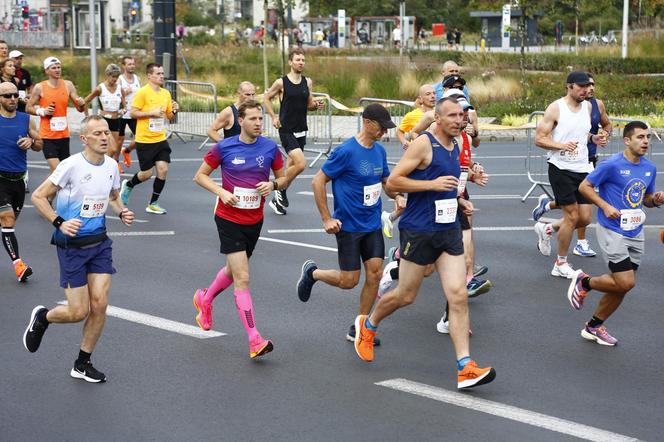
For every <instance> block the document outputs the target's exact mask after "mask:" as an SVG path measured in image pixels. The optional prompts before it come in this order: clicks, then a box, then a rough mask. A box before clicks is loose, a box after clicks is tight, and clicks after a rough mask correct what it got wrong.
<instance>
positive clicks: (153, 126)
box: [148, 118, 164, 132]
mask: <svg viewBox="0 0 664 442" xmlns="http://www.w3.org/2000/svg"><path fill="white" fill-rule="evenodd" d="M148 129H149V130H150V132H163V131H164V119H163V118H150V119H149V120H148Z"/></svg>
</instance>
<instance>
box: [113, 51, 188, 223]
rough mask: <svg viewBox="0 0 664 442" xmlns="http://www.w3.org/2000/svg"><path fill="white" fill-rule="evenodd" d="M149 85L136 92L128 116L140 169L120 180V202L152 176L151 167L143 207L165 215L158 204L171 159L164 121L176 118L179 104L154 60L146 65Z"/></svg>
mask: <svg viewBox="0 0 664 442" xmlns="http://www.w3.org/2000/svg"><path fill="white" fill-rule="evenodd" d="M146 74H147V77H148V84H146V85H145V86H143V87H142V88H140V89H139V90H138V92H136V95H135V96H134V99H133V101H132V103H131V111H130V113H129V115H130V116H131V118H135V119H136V120H137V122H136V154H137V155H138V163H139V166H140V168H141V171H140V172H138V173H136V174H135V175H134V176H133V177H132V178H131V180H123V181H122V190H121V191H120V197H121V198H122V203H123V204H125V205H127V204H128V203H129V196H130V195H131V192H132V190H134V187H135V186H137V185H138V184H140V183H142V182H144V181H146V180H149V179H150V178H152V171H153V169H155V170H156V173H157V177H156V178H155V179H154V184H153V185H152V196H151V197H150V203H149V204H148V206H147V207H146V208H145V211H146V212H148V213H154V214H156V215H164V214H166V209H164V208H163V207H161V206H160V205H159V202H158V200H159V197H160V196H161V192H162V191H163V190H164V186H165V185H166V175H167V174H168V163H170V162H171V147H170V146H169V144H168V140H167V139H166V122H165V120H166V119H168V120H169V121H171V120H173V119H174V118H175V114H176V113H177V111H178V109H179V108H178V104H177V103H176V102H175V101H173V100H172V99H171V93H170V92H168V91H167V90H166V89H164V88H163V87H162V86H163V85H164V68H163V67H162V66H161V65H160V64H157V63H150V64H148V65H147V68H146Z"/></svg>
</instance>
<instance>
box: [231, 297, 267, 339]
mask: <svg viewBox="0 0 664 442" xmlns="http://www.w3.org/2000/svg"><path fill="white" fill-rule="evenodd" d="M233 295H234V296H235V308H236V309H237V314H238V316H239V317H240V321H242V325H244V329H245V330H246V332H247V336H248V337H249V341H250V342H253V341H254V340H255V339H257V338H258V339H260V336H261V335H260V333H258V330H257V329H256V324H255V323H254V309H253V306H252V304H251V293H249V289H246V290H234V291H233Z"/></svg>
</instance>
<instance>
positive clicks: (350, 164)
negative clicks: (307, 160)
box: [297, 104, 405, 345]
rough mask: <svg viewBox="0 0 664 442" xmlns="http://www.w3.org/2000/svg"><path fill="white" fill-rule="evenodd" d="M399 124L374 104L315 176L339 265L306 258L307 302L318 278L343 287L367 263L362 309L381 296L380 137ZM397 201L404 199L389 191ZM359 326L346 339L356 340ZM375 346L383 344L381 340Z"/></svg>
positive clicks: (301, 286)
mask: <svg viewBox="0 0 664 442" xmlns="http://www.w3.org/2000/svg"><path fill="white" fill-rule="evenodd" d="M393 127H396V125H395V124H394V123H393V122H392V120H391V119H390V113H389V112H388V111H387V109H385V108H384V107H383V106H381V105H380V104H370V105H369V106H367V107H366V108H365V109H364V111H363V112H362V130H361V131H360V133H359V134H357V135H356V136H355V137H353V138H350V139H348V140H346V141H345V142H344V143H342V144H341V145H340V146H338V147H337V148H336V149H335V150H334V152H333V153H332V155H330V158H329V159H328V160H327V161H326V162H325V164H323V167H322V168H321V170H320V171H318V173H317V174H316V176H315V177H314V179H313V183H312V187H313V190H314V199H315V201H316V206H317V207H318V211H319V212H320V215H321V220H322V221H323V227H324V228H325V232H326V233H328V234H334V235H335V236H336V239H337V247H338V251H337V257H338V259H339V270H323V269H319V268H318V266H317V265H316V263H315V262H313V261H312V260H307V261H305V263H304V264H303V265H302V273H301V275H300V280H299V281H298V284H297V295H298V297H299V298H300V301H302V302H307V301H308V300H309V297H310V296H311V289H312V288H313V285H314V284H315V283H316V281H323V282H325V283H326V284H329V285H332V286H334V287H339V288H340V289H344V290H349V289H352V288H354V287H355V286H356V285H357V283H358V282H359V281H360V271H361V266H362V264H364V272H365V281H364V285H363V286H362V291H361V292H360V306H359V308H358V314H360V315H368V314H369V312H370V311H371V307H372V306H373V304H374V301H375V299H376V293H377V292H378V283H379V282H380V278H381V273H382V267H383V257H384V256H385V244H384V241H383V234H382V232H381V222H380V216H381V210H382V202H381V193H382V190H383V188H384V186H385V182H386V181H387V177H388V176H389V175H390V170H389V168H388V165H387V154H386V153H385V148H384V147H383V146H382V145H381V144H380V143H378V141H379V140H380V139H381V138H382V137H383V135H385V133H386V132H387V130H388V129H391V128H393ZM329 181H332V193H333V195H334V214H333V215H331V214H330V210H329V208H328V206H327V183H328V182H329ZM386 193H387V194H388V196H389V197H390V198H395V200H401V201H397V204H399V203H401V204H405V198H404V197H403V195H401V194H396V193H395V192H387V191H386ZM355 332H356V330H355V325H354V324H353V325H351V327H350V330H349V331H348V334H347V335H346V339H348V340H349V341H351V342H352V341H354V340H355ZM376 345H379V344H378V342H376Z"/></svg>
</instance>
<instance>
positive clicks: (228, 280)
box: [205, 266, 233, 302]
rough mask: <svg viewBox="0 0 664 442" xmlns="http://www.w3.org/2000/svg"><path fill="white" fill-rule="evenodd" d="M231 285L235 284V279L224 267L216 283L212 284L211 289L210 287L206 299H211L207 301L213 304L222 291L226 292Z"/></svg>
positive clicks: (215, 280)
mask: <svg viewBox="0 0 664 442" xmlns="http://www.w3.org/2000/svg"><path fill="white" fill-rule="evenodd" d="M231 284H233V278H232V277H230V276H228V275H227V274H226V267H225V266H224V267H222V268H221V270H219V273H217V276H216V277H215V278H214V281H212V282H211V283H210V287H208V289H207V293H206V294H205V296H206V298H209V299H206V301H210V302H211V301H212V300H213V299H214V298H216V297H217V295H218V294H219V293H221V291H222V290H226V289H227V288H228V287H229V286H230V285H231Z"/></svg>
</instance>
